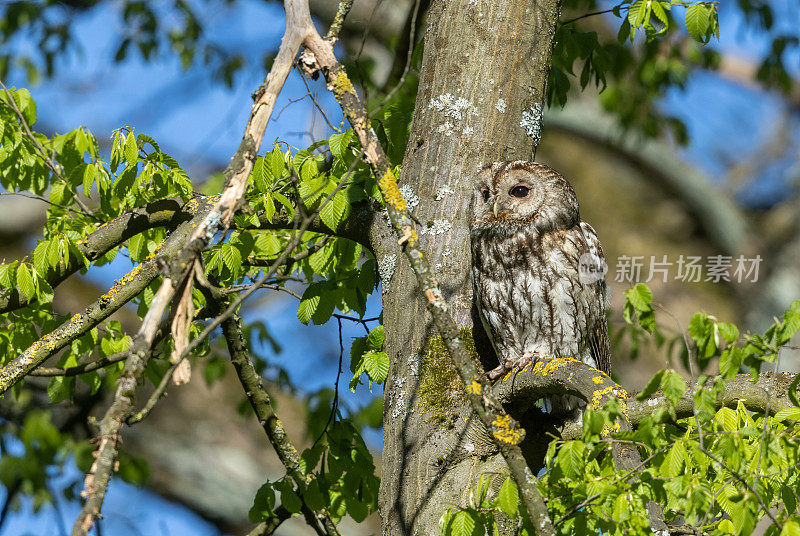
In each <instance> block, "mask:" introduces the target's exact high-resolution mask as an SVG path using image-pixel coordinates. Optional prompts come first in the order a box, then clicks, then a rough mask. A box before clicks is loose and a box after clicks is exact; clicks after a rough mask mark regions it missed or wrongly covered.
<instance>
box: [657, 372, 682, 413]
mask: <svg viewBox="0 0 800 536" xmlns="http://www.w3.org/2000/svg"><path fill="white" fill-rule="evenodd" d="M661 391H663V393H664V396H666V397H667V398H668V399H669V400H670V402H672V404H673V405H675V404H677V403H678V400H680V398H681V397H682V396H683V393H685V392H686V380H684V379H683V376H681V375H680V374H678V373H677V372H675V371H674V370H667V371H665V372H664V376H663V377H662V379H661Z"/></svg>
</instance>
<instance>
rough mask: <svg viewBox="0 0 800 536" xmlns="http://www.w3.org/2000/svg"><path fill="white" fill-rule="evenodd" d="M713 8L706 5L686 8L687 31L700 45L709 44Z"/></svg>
mask: <svg viewBox="0 0 800 536" xmlns="http://www.w3.org/2000/svg"><path fill="white" fill-rule="evenodd" d="M710 23H711V8H709V7H708V6H706V5H704V4H695V5H693V6H689V7H688V8H686V30H687V31H688V32H689V35H691V36H692V39H694V40H695V41H699V42H700V43H707V42H708V38H707V36H708V34H709V30H710V28H709V25H710Z"/></svg>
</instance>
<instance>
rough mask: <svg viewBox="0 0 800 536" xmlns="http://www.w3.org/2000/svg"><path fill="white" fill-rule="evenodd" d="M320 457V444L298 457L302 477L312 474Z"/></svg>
mask: <svg viewBox="0 0 800 536" xmlns="http://www.w3.org/2000/svg"><path fill="white" fill-rule="evenodd" d="M320 456H322V444H317V445H316V446H314V447H311V448H307V449H305V450H304V451H303V454H301V455H300V472H301V473H303V474H304V475H307V474H309V473H310V472H312V471H313V470H314V469H315V468H316V467H317V464H318V463H319V459H320Z"/></svg>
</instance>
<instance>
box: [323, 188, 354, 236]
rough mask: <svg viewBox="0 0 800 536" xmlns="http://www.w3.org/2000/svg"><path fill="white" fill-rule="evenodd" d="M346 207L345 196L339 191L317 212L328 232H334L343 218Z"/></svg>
mask: <svg viewBox="0 0 800 536" xmlns="http://www.w3.org/2000/svg"><path fill="white" fill-rule="evenodd" d="M347 205H348V202H347V195H346V194H345V193H344V192H341V191H340V192H336V194H334V196H333V197H332V198H331V199H330V200H328V202H327V203H325V204H324V205H323V206H322V208H320V210H319V217H320V219H321V220H322V223H324V224H325V225H326V226H327V227H328V228H329V229H330V230H332V231H335V230H336V228H337V227H339V223H341V221H342V218H343V217H344V214H345V211H346V210H347Z"/></svg>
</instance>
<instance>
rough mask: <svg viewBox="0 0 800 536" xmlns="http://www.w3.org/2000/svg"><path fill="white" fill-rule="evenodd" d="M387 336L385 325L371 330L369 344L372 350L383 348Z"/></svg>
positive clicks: (368, 337)
mask: <svg viewBox="0 0 800 536" xmlns="http://www.w3.org/2000/svg"><path fill="white" fill-rule="evenodd" d="M385 338H386V332H385V331H384V329H383V326H378V327H375V328H373V329H372V330H371V331H370V332H369V335H367V346H369V348H371V349H372V350H382V349H383V341H384V339H385Z"/></svg>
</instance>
